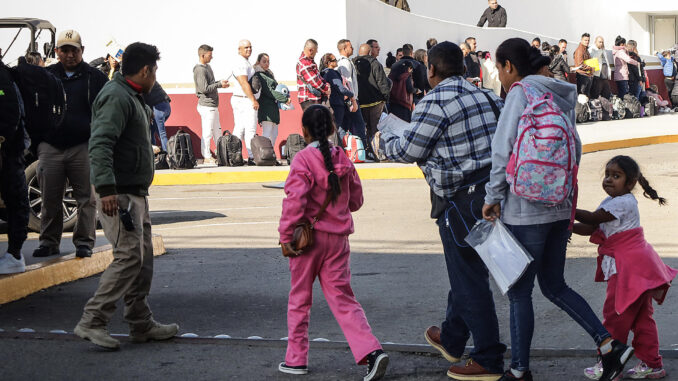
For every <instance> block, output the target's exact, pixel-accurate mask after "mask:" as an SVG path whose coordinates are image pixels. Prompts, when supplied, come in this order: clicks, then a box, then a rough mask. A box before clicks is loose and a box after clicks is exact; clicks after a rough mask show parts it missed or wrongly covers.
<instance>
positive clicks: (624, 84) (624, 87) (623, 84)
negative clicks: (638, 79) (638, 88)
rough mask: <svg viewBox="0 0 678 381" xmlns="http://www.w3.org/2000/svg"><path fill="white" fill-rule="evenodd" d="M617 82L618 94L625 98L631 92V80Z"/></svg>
mask: <svg viewBox="0 0 678 381" xmlns="http://www.w3.org/2000/svg"><path fill="white" fill-rule="evenodd" d="M614 82H615V83H616V84H617V96H618V97H619V98H624V95H626V94H628V93H629V81H614Z"/></svg>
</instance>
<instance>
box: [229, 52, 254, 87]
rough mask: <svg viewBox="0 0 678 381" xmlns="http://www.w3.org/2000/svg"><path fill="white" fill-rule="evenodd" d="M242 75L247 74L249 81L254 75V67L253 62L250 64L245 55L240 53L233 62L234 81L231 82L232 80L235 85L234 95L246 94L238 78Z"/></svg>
mask: <svg viewBox="0 0 678 381" xmlns="http://www.w3.org/2000/svg"><path fill="white" fill-rule="evenodd" d="M242 75H246V76H247V80H248V81H249V80H250V79H251V78H252V76H253V75H254V68H253V67H252V64H250V62H249V61H248V60H247V59H245V57H243V56H241V55H240V54H238V56H237V57H236V59H235V60H234V62H233V81H232V82H231V81H229V82H231V84H232V86H233V95H240V96H243V97H244V96H246V94H245V91H244V90H243V89H242V87H241V86H240V82H238V79H237V77H239V76H242Z"/></svg>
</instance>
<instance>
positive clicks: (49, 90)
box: [14, 57, 66, 140]
mask: <svg viewBox="0 0 678 381" xmlns="http://www.w3.org/2000/svg"><path fill="white" fill-rule="evenodd" d="M14 70H15V73H16V75H15V80H16V82H17V85H18V86H19V90H20V91H21V97H22V98H23V100H24V107H25V111H26V131H28V134H29V135H30V136H31V137H37V138H38V139H37V140H40V138H41V137H43V136H45V135H47V134H49V133H51V132H52V131H54V130H55V129H57V128H58V127H59V126H60V125H61V123H62V122H63V121H64V117H65V116H66V92H65V91H64V85H63V84H62V83H61V80H60V79H59V78H57V77H56V76H55V75H54V74H52V73H50V72H49V71H48V70H47V69H45V68H44V67H40V66H36V65H31V64H29V63H28V62H26V58H24V57H19V64H18V65H17V66H16V68H15V69H14Z"/></svg>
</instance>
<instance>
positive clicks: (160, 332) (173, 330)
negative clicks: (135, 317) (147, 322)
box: [129, 320, 179, 343]
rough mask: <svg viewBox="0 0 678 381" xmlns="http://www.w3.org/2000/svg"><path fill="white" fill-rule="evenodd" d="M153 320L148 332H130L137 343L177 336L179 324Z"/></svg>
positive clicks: (130, 335) (131, 338)
mask: <svg viewBox="0 0 678 381" xmlns="http://www.w3.org/2000/svg"><path fill="white" fill-rule="evenodd" d="M151 322H152V323H153V325H152V326H151V328H150V329H149V330H148V331H146V332H143V333H139V332H134V331H132V332H130V334H129V338H130V340H132V341H133V342H135V343H145V342H147V341H149V340H155V341H159V340H168V339H171V338H173V337H174V336H176V334H177V332H179V326H178V325H177V324H160V323H158V322H156V321H155V320H153V321H151Z"/></svg>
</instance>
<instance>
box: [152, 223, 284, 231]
mask: <svg viewBox="0 0 678 381" xmlns="http://www.w3.org/2000/svg"><path fill="white" fill-rule="evenodd" d="M277 223H278V221H258V222H225V223H223V224H204V225H189V226H177V227H173V228H160V229H153V231H154V232H157V231H165V230H186V229H192V228H206V227H210V226H230V225H267V224H277Z"/></svg>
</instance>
